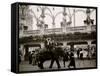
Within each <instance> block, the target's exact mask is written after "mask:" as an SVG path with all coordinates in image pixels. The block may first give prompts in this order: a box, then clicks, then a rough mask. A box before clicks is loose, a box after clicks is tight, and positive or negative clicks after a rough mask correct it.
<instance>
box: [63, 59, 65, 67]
mask: <svg viewBox="0 0 100 76" xmlns="http://www.w3.org/2000/svg"><path fill="white" fill-rule="evenodd" d="M63 65H64V67H65V59H63Z"/></svg>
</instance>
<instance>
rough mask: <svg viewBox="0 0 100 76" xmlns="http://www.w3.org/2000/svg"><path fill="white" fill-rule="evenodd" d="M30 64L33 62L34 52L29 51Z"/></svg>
mask: <svg viewBox="0 0 100 76" xmlns="http://www.w3.org/2000/svg"><path fill="white" fill-rule="evenodd" d="M29 64H32V54H31V52H29Z"/></svg>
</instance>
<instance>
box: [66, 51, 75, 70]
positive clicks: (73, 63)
mask: <svg viewBox="0 0 100 76" xmlns="http://www.w3.org/2000/svg"><path fill="white" fill-rule="evenodd" d="M71 66H73V67H74V68H76V66H75V58H74V53H73V52H72V51H71V53H70V63H69V65H68V68H70V67H71Z"/></svg>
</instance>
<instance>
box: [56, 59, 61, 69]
mask: <svg viewBox="0 0 100 76" xmlns="http://www.w3.org/2000/svg"><path fill="white" fill-rule="evenodd" d="M56 63H57V66H58V68H61V66H60V64H59V60H58V59H56Z"/></svg>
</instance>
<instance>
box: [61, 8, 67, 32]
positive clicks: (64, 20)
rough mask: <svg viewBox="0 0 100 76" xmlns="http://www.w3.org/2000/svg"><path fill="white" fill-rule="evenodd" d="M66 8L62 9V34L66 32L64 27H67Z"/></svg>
mask: <svg viewBox="0 0 100 76" xmlns="http://www.w3.org/2000/svg"><path fill="white" fill-rule="evenodd" d="M66 15H67V13H66V8H65V7H64V8H63V22H62V23H63V32H66V26H67V21H66Z"/></svg>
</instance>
